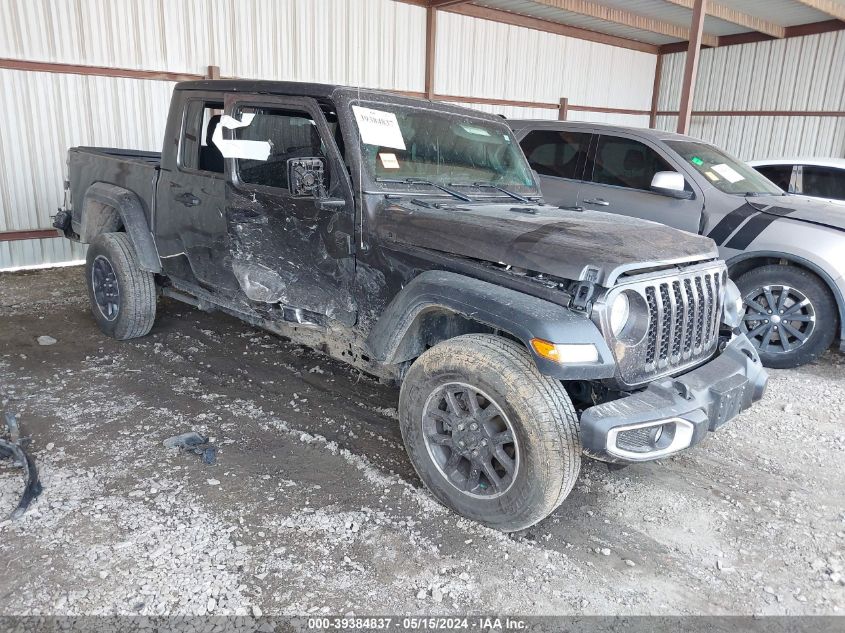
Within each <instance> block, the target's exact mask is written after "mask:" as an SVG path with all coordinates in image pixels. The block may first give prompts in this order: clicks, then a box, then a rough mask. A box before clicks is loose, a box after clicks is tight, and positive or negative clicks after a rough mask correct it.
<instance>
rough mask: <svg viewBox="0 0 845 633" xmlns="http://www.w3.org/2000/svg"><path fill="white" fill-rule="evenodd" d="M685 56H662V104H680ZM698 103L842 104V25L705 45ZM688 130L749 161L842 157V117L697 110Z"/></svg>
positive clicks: (753, 106) (668, 120) (705, 106)
mask: <svg viewBox="0 0 845 633" xmlns="http://www.w3.org/2000/svg"><path fill="white" fill-rule="evenodd" d="M685 58H686V53H677V54H674V55H667V56H666V57H665V58H664V59H663V70H662V73H661V81H660V85H661V90H660V100H659V104H658V110H665V111H671V110H677V109H678V107H679V102H680V88H681V79H682V77H683V72H684V60H685ZM693 110H709V111H712V110H722V111H724V110H770V111H771V110H777V111H786V110H800V111H812V110H816V111H818V110H825V111H830V110H838V111H843V110H845V31H835V32H832V33H824V34H821V35H808V36H806V37H796V38H790V39H785V40H771V41H767V42H758V43H755V44H743V45H741V46H726V47H722V48H715V49H705V50H703V51H702V52H701V56H700V61H699V69H698V79H697V82H696V89H695V98H694V100H693ZM657 126H658V127H659V128H661V129H665V130H673V131H674V130H675V128H676V127H677V117H674V116H661V117H658V119H657ZM690 134H691V135H692V136H696V137H698V138H702V139H704V140H706V141H709V142H712V143H715V144H716V145H719V146H721V147H724V148H726V149H727V150H728V151H730V152H732V153H733V154H735V155H737V156H738V157H740V158H742V159H745V160H751V159H753V158H777V157H787V156H796V155H800V156H833V157H843V156H845V118H843V117H802V116H790V117H771V116H767V117H752V116H718V117H693V119H692V122H691V124H690Z"/></svg>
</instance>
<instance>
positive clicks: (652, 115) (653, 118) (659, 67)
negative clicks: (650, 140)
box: [648, 53, 663, 129]
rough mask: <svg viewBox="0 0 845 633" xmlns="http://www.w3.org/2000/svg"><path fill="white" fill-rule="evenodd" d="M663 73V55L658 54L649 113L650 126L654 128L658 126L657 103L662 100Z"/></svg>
mask: <svg viewBox="0 0 845 633" xmlns="http://www.w3.org/2000/svg"><path fill="white" fill-rule="evenodd" d="M662 74H663V55H661V54H660V53H658V54H657V63H656V64H655V65H654V84H653V85H652V87H651V112H649V115H648V126H649V127H650V128H652V129H654V128H655V127H656V126H657V105H658V103H659V102H660V79H661V75H662Z"/></svg>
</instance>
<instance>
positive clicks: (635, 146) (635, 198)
mask: <svg viewBox="0 0 845 633" xmlns="http://www.w3.org/2000/svg"><path fill="white" fill-rule="evenodd" d="M666 171H669V172H672V171H674V172H679V173H680V174H681V175H683V176H684V180H685V189H688V193H689V194H690V197H689V198H688V199H683V198H677V197H671V196H669V195H665V194H663V193H658V192H657V191H654V190H652V189H651V184H652V179H653V178H654V175H655V174H656V173H657V172H666ZM578 204H579V205H580V206H582V207H584V208H585V209H590V210H593V211H607V212H609V213H618V214H620V215H628V216H632V217H636V218H643V219H645V220H653V221H655V222H660V223H661V224H666V225H668V226H672V227H675V228H677V229H683V230H685V231H690V232H692V233H698V228H699V223H700V221H701V213H702V211H703V209H704V194H703V193H702V191H701V189H700V188H699V187H698V185H697V184H696V183H695V181H694V180H693V179H692V178H690V177H689V176H688V174H686V172H685V170H684V169H682V168H679V167H678V166H677V165H675V164H674V163H673V161H672V160H671V158H670V157H669V156H667V155H666V153H664V152H662V151H661V150H659V149H658V148H656V147H652V146H651V145H649V144H647V143H645V142H644V141H642V140H639V139H637V138H634V136H633V135H629V134H624V133H618V134H617V133H613V134H601V135H600V136H598V135H597V136H595V137H593V144H592V146H591V148H590V152H589V156H588V158H587V165H586V167H585V171H584V182H583V183H582V184H581V188H580V190H579V194H578Z"/></svg>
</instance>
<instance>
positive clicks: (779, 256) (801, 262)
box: [727, 251, 845, 344]
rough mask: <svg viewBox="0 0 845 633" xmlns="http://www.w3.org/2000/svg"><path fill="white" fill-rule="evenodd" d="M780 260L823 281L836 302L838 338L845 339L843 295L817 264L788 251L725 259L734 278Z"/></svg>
mask: <svg viewBox="0 0 845 633" xmlns="http://www.w3.org/2000/svg"><path fill="white" fill-rule="evenodd" d="M782 262H786V264H787V265H792V266H796V267H798V268H803V269H805V270H807V271H809V272H811V273H813V274H814V275H816V276H817V277H818V278H819V279H821V280H822V281H823V282H824V284H825V286H827V289H828V290H829V291H830V293H831V294H832V295H833V300H834V301H835V302H836V311H837V313H838V315H839V338H840V340H842V339H845V296H843V294H842V291H841V290H840V289H839V287H838V286H837V285H836V283H835V282H834V280H833V277H831V276H830V275H829V274H828V273H827V272H826V271H825V270H824V269H823V268H822V267H821V266H820V265H819V264H817V263H815V262H812V261H810V260H808V259H806V258H804V257H800V256H798V255H792V254H790V253H783V252H779V251H754V252H751V253H742V254H740V255H737V256H736V257H733V258H731V259H729V260H728V261H727V265H728V272H729V274H730V276H731V278H732V279H735V278H737V277H739V276H740V275H743V274H745V273H746V272H748V271H749V270H751V269H753V268H756V267H757V266H761V265H769V264H781V263H782ZM843 344H845V343H843Z"/></svg>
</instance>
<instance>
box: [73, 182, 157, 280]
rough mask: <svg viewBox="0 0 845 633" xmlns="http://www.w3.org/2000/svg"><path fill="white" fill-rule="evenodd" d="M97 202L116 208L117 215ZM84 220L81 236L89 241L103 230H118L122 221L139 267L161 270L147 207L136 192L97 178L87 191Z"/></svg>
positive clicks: (84, 200)
mask: <svg viewBox="0 0 845 633" xmlns="http://www.w3.org/2000/svg"><path fill="white" fill-rule="evenodd" d="M97 204H99V205H103V206H104V207H110V208H111V209H114V211H115V212H116V215H115V213H114V212H104V211H103V210H102V207H100V208H99V209H98V208H97V207H95V206H94V205H97ZM80 221H81V225H80V231H79V239H80V241H81V242H84V243H86V244H87V243H90V242H91V241H92V240H93V239H94V238H95V237H96V236H97V235H99V234H100V233H105V232H108V231H116V230H117V229H118V228H119V227H120V226H121V225H122V226H123V228H124V230H125V231H126V234H127V236H128V237H129V241H130V242H131V243H132V247H133V248H134V249H135V254H136V255H137V257H138V266H139V268H140V269H141V270H145V271H147V272H151V273H160V272H161V260H160V259H159V256H158V249H157V248H156V245H155V240H154V239H153V235H152V233H151V232H150V227H149V225H148V224H147V216H146V215H145V213H144V207H143V205H142V204H141V200H140V199H139V198H138V196H137V195H135V194H134V193H133V192H131V191H129V190H128V189H123V188H122V187H117V186H115V185H110V184H108V183H105V182H95V183H94V184H92V185H91V186H90V187H88V189H87V191H86V192H85V196H84V198H83V200H82V216H81V218H80Z"/></svg>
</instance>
